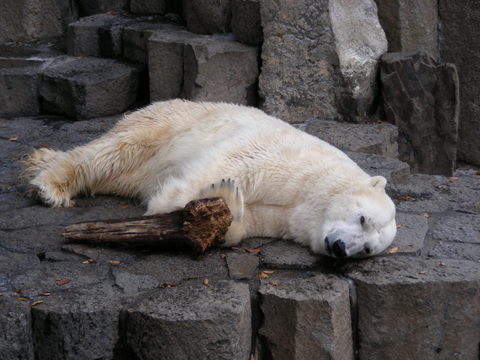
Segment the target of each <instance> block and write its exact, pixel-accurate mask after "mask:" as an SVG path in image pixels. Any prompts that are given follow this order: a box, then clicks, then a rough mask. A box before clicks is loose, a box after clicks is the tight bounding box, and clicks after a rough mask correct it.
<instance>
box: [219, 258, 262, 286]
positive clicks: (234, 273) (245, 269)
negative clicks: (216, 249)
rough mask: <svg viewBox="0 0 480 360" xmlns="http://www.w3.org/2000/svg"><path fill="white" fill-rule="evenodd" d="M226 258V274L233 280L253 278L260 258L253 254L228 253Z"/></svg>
mask: <svg viewBox="0 0 480 360" xmlns="http://www.w3.org/2000/svg"><path fill="white" fill-rule="evenodd" d="M226 260H227V266H228V274H229V276H230V278H231V279H234V280H251V279H253V277H254V276H255V275H256V273H257V269H258V266H259V265H260V260H259V258H258V256H257V255H255V254H245V253H243V254H242V253H230V254H228V255H227V257H226Z"/></svg>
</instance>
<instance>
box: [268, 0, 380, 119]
mask: <svg viewBox="0 0 480 360" xmlns="http://www.w3.org/2000/svg"><path fill="white" fill-rule="evenodd" d="M261 17H262V26H263V33H264V43H263V49H262V60H263V64H262V73H261V75H260V80H259V84H260V96H261V97H262V98H263V100H264V103H263V109H264V110H266V111H267V112H268V113H270V114H273V115H276V116H278V117H280V118H282V119H284V120H287V121H289V122H292V123H295V122H303V121H305V120H308V119H309V118H311V117H317V118H320V119H324V120H354V121H355V120H356V121H358V120H361V119H362V118H363V117H364V116H365V115H366V113H367V112H369V111H371V110H372V103H373V100H374V88H375V69H376V66H377V60H378V58H379V57H380V55H381V54H383V53H384V52H385V51H386V50H387V40H386V38H385V34H384V32H383V30H382V28H381V27H380V24H379V22H378V17H377V12H376V6H375V3H374V2H373V0H371V1H370V0H364V1H356V2H355V3H352V2H348V1H344V0H342V1H338V0H337V1H333V0H332V1H327V0H323V1H313V0H302V1H296V2H290V1H286V0H281V1H273V0H266V1H262V2H261ZM291 24H298V25H296V26H292V25H291Z"/></svg>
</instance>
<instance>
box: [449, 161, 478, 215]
mask: <svg viewBox="0 0 480 360" xmlns="http://www.w3.org/2000/svg"><path fill="white" fill-rule="evenodd" d="M454 175H455V177H454V178H452V182H449V185H450V186H449V187H450V192H451V195H452V200H453V201H454V202H455V210H460V211H466V212H473V213H477V214H479V213H480V186H479V183H480V176H479V175H480V172H478V173H477V170H470V171H468V172H456V173H455V174H454ZM455 179H456V180H455ZM453 180H455V181H453Z"/></svg>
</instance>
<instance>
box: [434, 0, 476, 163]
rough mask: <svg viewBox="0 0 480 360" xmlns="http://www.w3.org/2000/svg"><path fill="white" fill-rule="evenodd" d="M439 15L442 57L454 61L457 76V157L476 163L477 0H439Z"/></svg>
mask: <svg viewBox="0 0 480 360" xmlns="http://www.w3.org/2000/svg"><path fill="white" fill-rule="evenodd" d="M439 16H440V19H441V25H442V26H441V36H440V44H441V55H442V59H444V60H445V61H447V62H451V63H454V64H455V66H456V67H457V69H458V75H459V78H460V107H461V109H460V117H461V118H460V123H459V149H458V152H459V153H458V157H459V159H460V160H463V161H466V162H469V163H472V164H476V165H480V146H479V142H478V139H479V137H480V108H479V107H478V98H479V96H480V85H479V83H478V81H477V80H476V79H477V78H478V74H479V72H480V63H478V62H477V61H475V60H473V59H475V58H477V57H478V56H479V54H480V41H479V38H478V36H477V34H478V31H477V25H478V21H479V19H480V4H479V3H476V2H472V3H466V2H463V1H452V0H441V1H439Z"/></svg>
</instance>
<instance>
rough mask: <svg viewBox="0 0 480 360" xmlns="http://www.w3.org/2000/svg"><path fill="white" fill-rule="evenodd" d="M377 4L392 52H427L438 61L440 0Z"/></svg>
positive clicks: (377, 1) (399, 0) (382, 2)
mask: <svg viewBox="0 0 480 360" xmlns="http://www.w3.org/2000/svg"><path fill="white" fill-rule="evenodd" d="M375 1H376V3H377V6H378V17H379V18H380V23H381V24H382V27H383V29H384V30H385V33H386V35H387V39H388V50H389V51H390V52H399V51H412V50H424V51H426V52H427V53H428V54H430V56H432V57H433V58H435V59H437V58H438V55H439V54H438V1H437V0H424V1H415V0H393V1H383V0H375ZM452 62H453V61H452Z"/></svg>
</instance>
